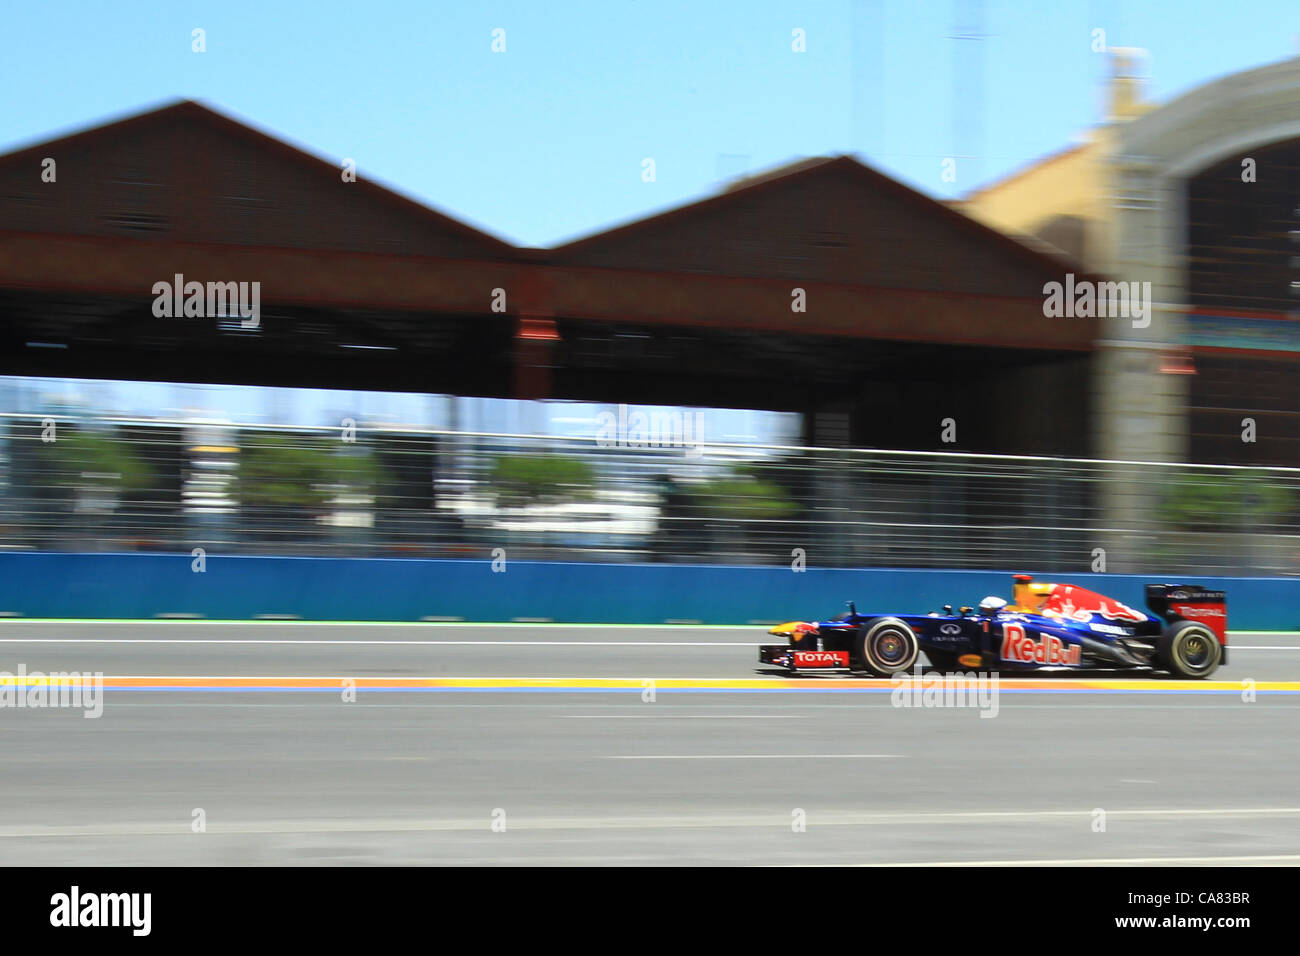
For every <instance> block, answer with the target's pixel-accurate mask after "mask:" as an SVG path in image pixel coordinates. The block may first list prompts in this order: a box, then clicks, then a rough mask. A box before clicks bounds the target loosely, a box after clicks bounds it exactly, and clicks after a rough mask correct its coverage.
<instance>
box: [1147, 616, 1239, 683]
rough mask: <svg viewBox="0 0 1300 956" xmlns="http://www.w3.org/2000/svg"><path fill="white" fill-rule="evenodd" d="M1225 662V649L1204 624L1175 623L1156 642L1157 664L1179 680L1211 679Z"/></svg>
mask: <svg viewBox="0 0 1300 956" xmlns="http://www.w3.org/2000/svg"><path fill="white" fill-rule="evenodd" d="M1222 659H1223V645H1222V644H1220V643H1219V638H1218V637H1217V636H1216V635H1215V633H1214V632H1213V631H1211V630H1210V629H1209V628H1208V627H1206V626H1205V625H1204V624H1198V623H1197V622H1195V621H1175V622H1174V623H1173V624H1171V625H1169V627H1167V628H1165V632H1164V633H1163V634H1161V635H1160V640H1159V641H1157V642H1156V664H1157V665H1158V666H1159V667H1161V668H1162V669H1163V670H1167V671H1168V672H1169V673H1171V674H1173V675H1174V676H1175V677H1182V678H1184V679H1192V680H1195V679H1198V678H1202V677H1209V676H1210V675H1211V674H1213V673H1214V671H1215V669H1217V668H1218V666H1219V661H1221V660H1222Z"/></svg>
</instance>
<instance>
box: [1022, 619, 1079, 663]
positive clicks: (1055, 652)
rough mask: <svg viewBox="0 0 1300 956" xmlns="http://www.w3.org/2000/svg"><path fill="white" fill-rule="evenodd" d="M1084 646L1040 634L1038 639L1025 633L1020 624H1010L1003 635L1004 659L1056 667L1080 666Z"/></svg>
mask: <svg viewBox="0 0 1300 956" xmlns="http://www.w3.org/2000/svg"><path fill="white" fill-rule="evenodd" d="M1082 654H1083V648H1082V647H1081V646H1080V645H1078V644H1066V643H1065V642H1064V641H1063V640H1061V639H1060V638H1059V637H1053V636H1052V635H1050V634H1043V635H1040V636H1039V638H1038V639H1037V640H1035V639H1034V638H1032V637H1029V636H1028V635H1026V634H1025V629H1024V628H1023V627H1021V626H1020V625H1019V624H1008V625H1007V626H1006V629H1005V631H1004V632H1003V636H1002V659H1003V660H1004V661H1016V662H1018V663H1021V664H1044V665H1048V666H1056V667H1072V666H1078V664H1079V662H1080V660H1081V658H1082Z"/></svg>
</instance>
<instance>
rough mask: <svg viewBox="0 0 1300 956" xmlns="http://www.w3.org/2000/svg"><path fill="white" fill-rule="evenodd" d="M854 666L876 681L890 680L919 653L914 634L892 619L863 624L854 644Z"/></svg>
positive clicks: (905, 667) (902, 623)
mask: <svg viewBox="0 0 1300 956" xmlns="http://www.w3.org/2000/svg"><path fill="white" fill-rule="evenodd" d="M854 644H855V647H854V650H855V651H857V657H858V662H859V663H860V664H861V666H862V667H863V668H865V669H866V670H867V672H868V673H871V674H874V675H875V676H876V677H890V676H892V675H893V674H897V673H899V672H900V671H905V670H907V669H908V668H909V667H911V666H912V665H913V664H915V663H916V658H917V656H918V655H919V654H920V653H921V645H920V644H919V643H918V642H917V639H916V633H915V632H914V631H913V630H912V629H911V628H910V627H908V626H907V624H906V623H904V622H903V621H900V620H899V619H898V618H896V617H882V618H878V619H877V620H874V621H867V622H866V623H865V624H863V625H862V626H861V627H860V628H858V633H857V637H856V638H855V640H854Z"/></svg>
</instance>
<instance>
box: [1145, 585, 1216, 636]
mask: <svg viewBox="0 0 1300 956" xmlns="http://www.w3.org/2000/svg"><path fill="white" fill-rule="evenodd" d="M1147 607H1149V608H1151V610H1152V611H1153V612H1154V613H1155V614H1158V615H1159V616H1160V617H1163V618H1164V619H1165V620H1166V621H1195V622H1196V623H1197V624H1204V625H1205V626H1206V627H1208V628H1209V629H1210V630H1211V631H1213V632H1214V634H1215V636H1216V637H1218V639H1219V643H1220V644H1227V643H1228V598H1227V595H1226V594H1225V593H1224V592H1223V591H1211V590H1210V589H1208V588H1203V587H1201V586H1200V585H1197V584H1148V585H1147Z"/></svg>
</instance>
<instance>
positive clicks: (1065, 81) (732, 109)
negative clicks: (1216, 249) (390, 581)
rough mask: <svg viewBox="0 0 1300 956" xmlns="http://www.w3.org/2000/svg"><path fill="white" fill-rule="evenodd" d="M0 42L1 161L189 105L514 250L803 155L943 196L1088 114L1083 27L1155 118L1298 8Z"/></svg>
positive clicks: (324, 3) (813, 6) (1037, 150)
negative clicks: (148, 111)
mask: <svg viewBox="0 0 1300 956" xmlns="http://www.w3.org/2000/svg"><path fill="white" fill-rule="evenodd" d="M976 9H982V11H983V13H982V17H981V19H980V20H979V21H978V22H979V23H980V24H981V26H982V30H981V32H983V33H984V34H987V35H988V37H987V39H984V40H982V41H979V43H978V45H979V47H980V48H981V53H982V61H983V68H982V69H980V70H976V69H974V68H973V67H965V68H963V69H961V70H959V71H958V72H959V74H960V81H958V77H956V76H955V75H954V47H955V46H957V45H958V44H965V45H967V46H973V45H975V44H973V43H972V41H960V40H953V39H949V38H948V36H949V35H950V34H952V33H954V32H957V31H958V30H959V29H961V28H967V29H968V28H969V27H968V24H970V16H969V13H966V14H963V13H961V11H970V10H976ZM0 23H2V24H3V31H2V32H0V37H2V40H0V42H2V43H3V48H4V49H3V56H2V57H0V83H2V84H3V88H4V89H6V90H7V91H9V95H8V96H6V97H4V98H2V99H0V151H7V150H9V149H12V148H15V147H17V146H20V145H24V144H28V143H32V142H38V141H40V140H43V139H47V138H50V137H52V136H53V135H56V134H59V133H62V132H67V131H70V130H73V129H78V128H83V127H85V126H88V125H93V124H96V123H99V122H101V121H104V120H106V119H110V118H114V117H118V116H121V115H125V114H129V113H133V112H137V111H139V110H141V109H144V108H147V107H150V106H153V105H158V104H160V103H162V102H165V101H168V100H171V99H174V98H176V97H182V96H184V97H194V98H199V99H203V100H205V101H207V102H209V103H210V104H212V105H214V106H216V107H218V108H220V109H222V110H223V111H225V112H227V113H229V114H231V115H233V116H235V117H237V118H239V119H242V120H244V121H246V122H250V123H251V124H253V125H255V126H258V127H260V128H262V129H264V130H266V131H268V132H271V133H273V134H275V135H278V136H280V137H282V138H284V139H287V140H289V141H291V142H294V143H296V144H297V145H300V146H302V147H304V148H306V149H308V150H309V151H310V152H312V153H315V154H317V155H320V156H322V157H324V158H326V159H329V160H332V161H341V160H342V158H344V157H351V158H354V159H355V160H356V161H357V163H358V168H359V171H360V174H361V175H362V176H366V177H369V178H371V179H373V180H376V181H379V182H382V183H384V184H385V185H389V186H392V187H395V188H397V189H398V190H399V191H401V192H403V193H405V194H407V195H410V196H412V197H414V198H416V199H419V200H421V201H423V202H426V203H429V204H431V205H433V206H435V207H437V208H440V209H442V210H443V211H445V212H448V213H449V214H451V215H454V216H456V217H458V218H460V219H463V220H465V221H467V222H470V223H472V224H475V225H478V226H480V227H481V228H484V229H486V230H487V231H489V232H491V233H493V234H495V235H498V236H501V237H502V238H504V239H507V240H509V241H512V242H518V243H521V244H525V245H550V244H554V243H556V242H559V241H561V240H563V239H567V238H572V237H575V236H578V235H583V234H586V233H589V232H592V231H596V230H599V229H602V228H605V227H607V226H610V225H613V224H615V223H618V222H623V221H627V220H630V219H635V218H640V217H642V216H644V215H647V214H650V213H652V212H655V211H657V210H660V209H664V208H667V207H670V206H675V205H679V204H681V203H683V202H687V201H690V200H692V199H695V198H698V197H700V196H702V195H705V194H707V193H709V192H711V191H713V190H714V189H715V188H716V187H717V185H718V184H719V182H720V181H721V180H723V179H725V178H729V177H732V176H735V175H738V174H740V173H743V172H745V171H746V170H757V169H763V168H767V167H770V166H773V165H776V164H779V163H782V162H785V161H789V160H792V159H796V158H799V157H802V156H812V155H824V154H831V153H841V152H853V153H858V154H860V155H862V156H863V157H864V158H865V159H867V160H868V161H869V162H871V163H872V164H874V165H876V166H877V167H878V168H880V169H882V170H884V171H885V172H887V173H889V174H890V175H893V176H895V177H897V178H899V179H901V180H903V181H904V182H906V183H908V184H909V185H912V186H914V187H915V188H918V189H920V190H922V191H924V192H927V193H930V194H931V195H935V196H940V197H947V196H953V195H959V194H961V193H964V192H966V191H967V190H969V189H970V188H973V187H974V186H975V185H978V182H977V179H978V180H979V181H985V180H988V179H991V178H994V177H996V176H997V175H999V174H1002V173H1005V172H1007V171H1009V170H1012V169H1015V168H1017V167H1019V166H1021V165H1024V164H1025V163H1028V162H1030V161H1032V160H1033V159H1035V158H1037V157H1040V156H1042V155H1044V154H1047V153H1050V152H1053V151H1055V150H1056V149H1059V148H1061V147H1063V146H1066V145H1068V144H1069V143H1070V142H1072V141H1073V139H1074V137H1075V136H1076V135H1077V134H1078V133H1079V132H1081V131H1083V130H1084V129H1086V128H1087V127H1088V126H1089V125H1091V124H1093V123H1095V122H1096V121H1097V120H1098V119H1099V118H1100V115H1101V79H1102V77H1103V76H1104V70H1105V64H1104V58H1103V57H1102V56H1101V55H1099V54H1096V53H1093V52H1092V51H1091V49H1090V46H1091V39H1092V37H1091V33H1092V30H1093V29H1095V28H1101V29H1104V30H1105V31H1106V40H1107V42H1108V43H1109V44H1110V45H1111V46H1138V47H1144V48H1146V49H1147V50H1149V51H1150V54H1151V59H1150V66H1149V70H1150V75H1151V81H1150V84H1149V87H1148V92H1149V95H1150V96H1151V97H1152V98H1154V99H1157V100H1166V99H1168V98H1170V97H1172V96H1174V95H1177V94H1179V93H1182V92H1185V91H1186V90H1189V89H1191V88H1193V87H1195V86H1197V85H1199V84H1201V83H1203V82H1205V81H1207V80H1210V79H1213V78H1215V77H1218V76H1222V75H1224V74H1228V73H1234V72H1237V71H1240V70H1244V69H1249V68H1252V67H1255V66H1261V65H1263V64H1266V63H1270V62H1275V61H1277V60H1279V59H1283V58H1285V57H1288V56H1292V55H1294V54H1295V53H1296V52H1297V49H1300V48H1298V47H1297V43H1296V37H1297V36H1298V35H1300V3H1296V2H1295V0H1285V2H1284V0H1259V2H1250V0H1246V2H1240V3H1223V2H1221V0H1153V2H1141V0H1136V2H1122V0H1041V2H1039V0H983V2H982V3H979V2H974V0H940V2H930V0H879V2H863V0H856V2H849V0H822V2H804V3H797V2H789V0H787V2H779V0H715V2H709V0H704V2H700V0H695V2H680V0H599V2H576V0H553V2H546V3H538V2H517V3H506V2H492V0H486V2H470V3H452V2H443V0H418V2H416V0H411V2H407V0H371V2H367V3H341V2H338V3H336V2H328V0H311V2H278V0H258V2H244V0H222V2H198V0H189V2H187V0H173V2H132V0H122V2H111V3H105V2H103V0H75V2H59V0H51V2H43V3H35V4H18V3H12V2H11V3H8V4H6V5H5V7H4V12H3V14H0ZM195 27H200V28H202V29H203V30H205V31H206V41H207V52H205V53H202V54H197V53H194V52H192V51H191V30H192V29H194V28H195ZM495 28H501V29H504V30H505V42H506V50H505V52H504V53H493V52H492V50H491V44H492V31H493V29H495ZM795 28H801V29H803V30H804V31H805V32H806V37H807V41H806V42H807V52H805V53H794V52H793V51H792V50H791V36H792V30H794V29H795ZM961 56H962V57H965V58H966V59H964V60H962V61H961V62H963V63H973V62H974V61H972V60H971V59H970V53H969V52H967V53H964V54H961ZM954 116H961V117H965V119H964V120H963V121H962V122H961V123H954ZM959 130H960V132H959ZM958 140H959V141H958ZM967 154H970V155H972V156H975V157H977V159H976V160H973V161H964V162H963V161H959V164H958V181H957V183H956V184H948V183H944V182H943V181H942V180H941V178H940V172H941V165H940V164H941V162H942V159H943V158H944V157H946V156H954V155H967ZM645 158H652V159H654V161H655V167H656V181H655V182H653V183H647V182H644V181H642V176H641V172H642V160H643V159H645ZM977 173H978V176H977Z"/></svg>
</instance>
